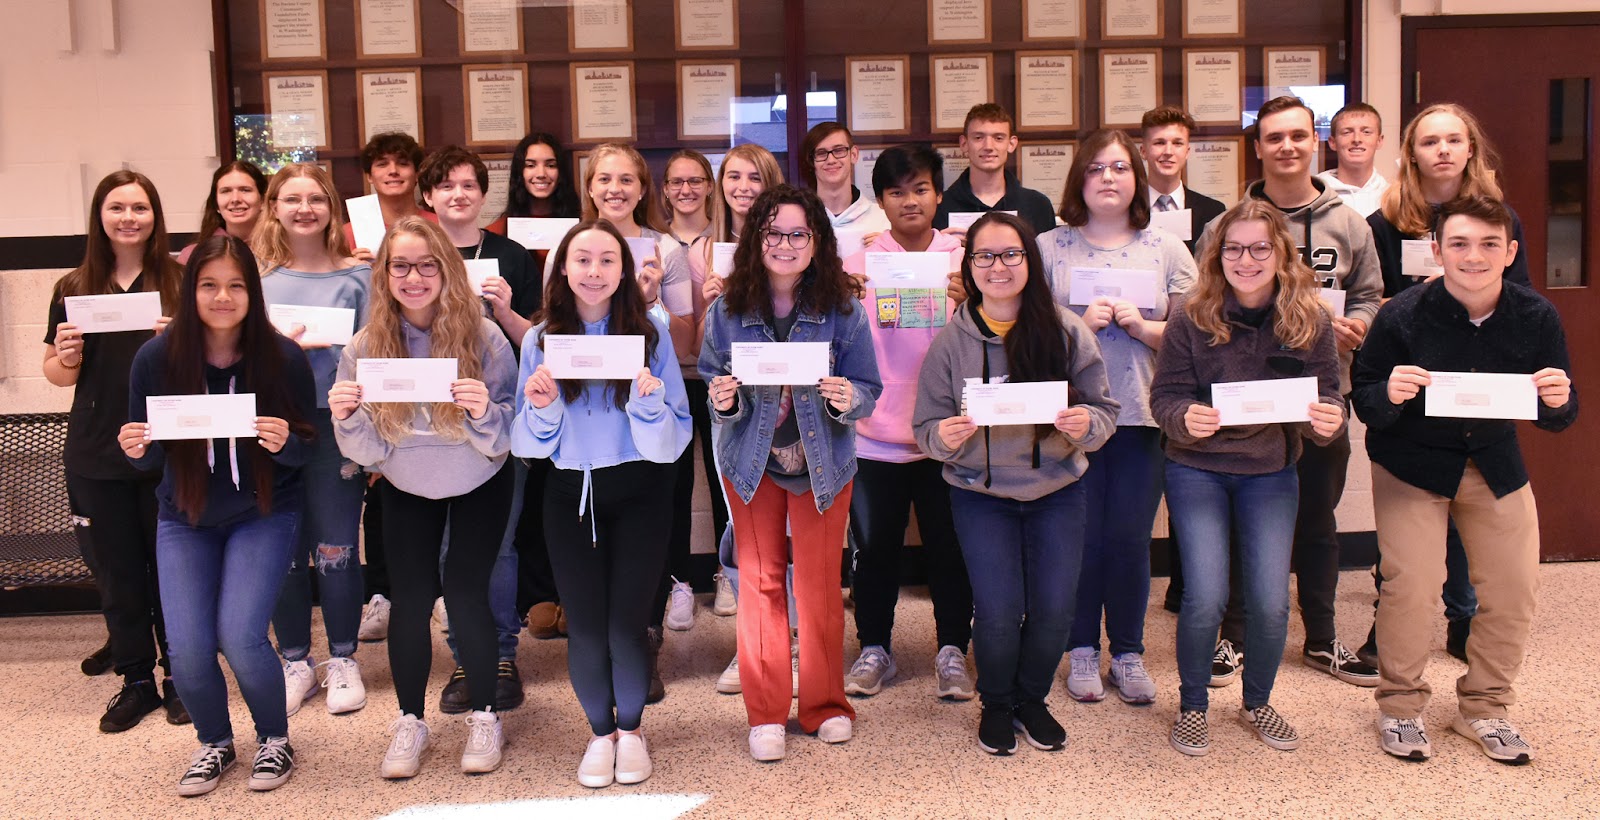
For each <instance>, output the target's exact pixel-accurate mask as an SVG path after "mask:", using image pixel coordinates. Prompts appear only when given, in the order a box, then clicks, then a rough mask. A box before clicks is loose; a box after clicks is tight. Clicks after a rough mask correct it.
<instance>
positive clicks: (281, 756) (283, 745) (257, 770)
mask: <svg viewBox="0 0 1600 820" xmlns="http://www.w3.org/2000/svg"><path fill="white" fill-rule="evenodd" d="M293 773H294V747H293V746H290V745H289V739H288V738H286V737H269V738H267V739H266V740H263V741H261V747H260V748H258V749H256V762H255V765H254V766H252V767H251V771H250V790H251V791H257V792H270V791H272V790H273V789H276V788H278V787H279V786H282V785H283V784H284V782H285V781H287V780H288V779H289V775H291V774H293Z"/></svg>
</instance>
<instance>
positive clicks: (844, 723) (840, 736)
mask: <svg viewBox="0 0 1600 820" xmlns="http://www.w3.org/2000/svg"><path fill="white" fill-rule="evenodd" d="M853 736H854V733H853V731H852V726H851V723H850V718H847V717H845V716H844V715H834V716H833V717H831V718H828V719H827V720H824V721H823V722H822V725H821V726H818V727H817V739H818V740H820V741H822V742H823V743H844V742H845V741H847V740H849V739H850V738H851V737H853Z"/></svg>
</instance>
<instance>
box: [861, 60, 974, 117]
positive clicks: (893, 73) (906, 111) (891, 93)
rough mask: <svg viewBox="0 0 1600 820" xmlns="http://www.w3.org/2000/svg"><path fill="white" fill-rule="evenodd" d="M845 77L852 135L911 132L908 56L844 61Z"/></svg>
mask: <svg viewBox="0 0 1600 820" xmlns="http://www.w3.org/2000/svg"><path fill="white" fill-rule="evenodd" d="M844 73H845V105H846V106H847V107H848V109H849V112H850V130H851V132H853V133H856V134H904V133H907V132H908V131H910V130H911V58H910V57H909V56H907V55H905V54H893V55H888V56H884V57H846V58H845V60H844ZM963 113H965V112H963Z"/></svg>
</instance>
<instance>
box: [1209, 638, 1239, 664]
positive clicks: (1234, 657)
mask: <svg viewBox="0 0 1600 820" xmlns="http://www.w3.org/2000/svg"><path fill="white" fill-rule="evenodd" d="M1211 662H1212V663H1225V664H1228V665H1229V666H1238V665H1239V653H1238V652H1237V651H1235V650H1234V648H1233V641H1230V640H1226V639H1224V640H1221V641H1218V642H1217V653H1216V654H1215V655H1212V656H1211Z"/></svg>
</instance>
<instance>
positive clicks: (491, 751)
mask: <svg viewBox="0 0 1600 820" xmlns="http://www.w3.org/2000/svg"><path fill="white" fill-rule="evenodd" d="M505 745H506V736H505V733H504V731H503V730H502V729H501V727H500V716H499V715H497V714H495V713H493V712H469V713H468V714H467V745H466V748H464V749H462V750H461V771H463V772H466V773H467V774H483V773H485V772H492V771H494V770H495V769H498V768H500V752H501V749H503V748H505Z"/></svg>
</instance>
